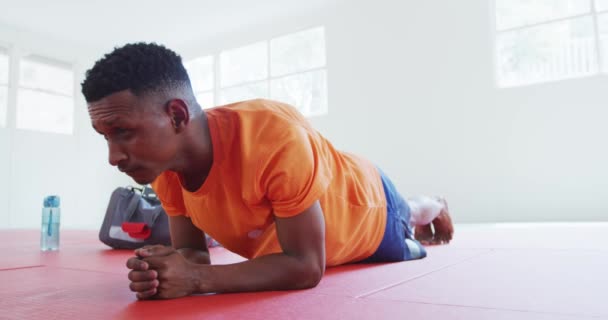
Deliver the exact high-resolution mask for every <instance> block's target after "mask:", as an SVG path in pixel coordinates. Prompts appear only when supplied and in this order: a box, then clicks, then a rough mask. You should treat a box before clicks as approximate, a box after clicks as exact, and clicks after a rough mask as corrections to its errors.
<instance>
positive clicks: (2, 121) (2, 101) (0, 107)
mask: <svg viewBox="0 0 608 320" xmlns="http://www.w3.org/2000/svg"><path fill="white" fill-rule="evenodd" d="M7 106H8V88H7V87H6V86H0V127H6V108H7Z"/></svg>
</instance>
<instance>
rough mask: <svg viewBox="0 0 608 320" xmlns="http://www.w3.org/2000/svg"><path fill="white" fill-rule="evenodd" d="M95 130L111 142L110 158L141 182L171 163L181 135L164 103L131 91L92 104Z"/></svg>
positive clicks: (90, 104) (149, 180)
mask: <svg viewBox="0 0 608 320" xmlns="http://www.w3.org/2000/svg"><path fill="white" fill-rule="evenodd" d="M89 116H90V117H91V122H92V125H93V128H94V129H95V131H97V132H98V133H99V134H101V135H103V136H104V138H105V139H106V141H107V142H108V149H109V161H110V164H111V165H113V166H117V167H118V170H120V171H122V172H124V173H126V174H127V175H129V176H130V177H131V178H133V180H135V181H136V182H137V183H139V184H148V183H150V182H152V181H154V179H156V177H157V176H158V175H160V174H161V173H162V172H163V171H165V170H167V169H169V168H170V166H171V161H172V160H173V159H174V157H175V154H176V152H177V142H178V141H177V138H176V133H175V130H173V129H174V128H173V125H172V122H171V118H170V116H169V114H168V113H167V112H166V111H165V110H164V106H163V102H159V101H154V99H153V97H149V98H145V97H136V96H135V95H133V94H132V93H131V92H130V91H129V90H124V91H120V92H117V93H114V94H111V95H109V96H107V97H105V98H103V99H101V100H99V101H95V102H91V103H89Z"/></svg>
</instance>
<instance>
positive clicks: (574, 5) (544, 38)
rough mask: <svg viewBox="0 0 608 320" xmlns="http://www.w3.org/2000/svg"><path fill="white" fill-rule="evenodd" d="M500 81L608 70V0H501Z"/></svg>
mask: <svg viewBox="0 0 608 320" xmlns="http://www.w3.org/2000/svg"><path fill="white" fill-rule="evenodd" d="M495 4H496V8H495V13H496V30H497V35H496V68H497V70H496V73H497V80H498V85H499V86H500V87H510V86H519V85H527V84H532V83H539V82H547V81H555V80H561V79H568V78H576V77H583V76H589V75H594V74H597V73H599V72H601V71H603V72H606V71H608V0H534V1H527V0H496V1H495Z"/></svg>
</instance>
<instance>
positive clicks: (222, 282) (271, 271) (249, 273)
mask: <svg viewBox="0 0 608 320" xmlns="http://www.w3.org/2000/svg"><path fill="white" fill-rule="evenodd" d="M196 270H197V272H198V277H199V278H200V280H201V282H200V288H199V291H200V292H201V293H208V292H217V293H220V292H246V291H264V290H294V289H306V288H312V287H314V286H316V285H317V284H318V283H319V281H320V280H321V277H322V276H323V272H324V270H320V269H319V267H318V266H315V264H314V263H312V262H310V261H307V260H306V259H302V258H298V257H294V256H289V255H286V254H283V253H277V254H271V255H267V256H263V257H259V258H256V259H252V260H249V261H245V262H240V263H235V264H229V265H210V266H202V265H201V266H197V269H196Z"/></svg>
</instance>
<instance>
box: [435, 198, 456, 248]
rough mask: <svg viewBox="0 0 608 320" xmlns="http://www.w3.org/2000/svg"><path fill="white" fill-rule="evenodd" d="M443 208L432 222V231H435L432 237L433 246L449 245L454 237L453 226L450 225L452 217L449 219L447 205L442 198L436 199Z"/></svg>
mask: <svg viewBox="0 0 608 320" xmlns="http://www.w3.org/2000/svg"><path fill="white" fill-rule="evenodd" d="M437 201H439V202H440V203H441V204H442V205H443V208H442V209H441V211H440V212H439V215H438V216H437V218H435V219H434V220H433V222H432V223H433V229H434V231H435V233H434V235H433V244H444V243H449V242H450V240H452V237H453V235H454V225H453V224H452V217H450V211H449V209H448V203H447V201H445V199H444V198H439V197H438V198H437Z"/></svg>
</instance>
